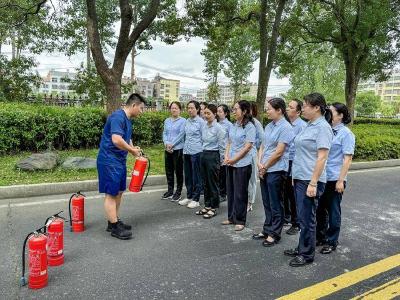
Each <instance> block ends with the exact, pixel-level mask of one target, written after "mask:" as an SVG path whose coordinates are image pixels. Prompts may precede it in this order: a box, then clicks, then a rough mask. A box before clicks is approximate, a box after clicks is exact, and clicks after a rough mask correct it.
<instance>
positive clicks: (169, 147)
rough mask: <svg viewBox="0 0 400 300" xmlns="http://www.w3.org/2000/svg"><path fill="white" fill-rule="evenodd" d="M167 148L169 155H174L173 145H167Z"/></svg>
mask: <svg viewBox="0 0 400 300" xmlns="http://www.w3.org/2000/svg"><path fill="white" fill-rule="evenodd" d="M165 148H166V150H167V152H169V153H172V152H173V151H174V150H173V149H172V148H173V147H172V144H167V145H166V146H165Z"/></svg>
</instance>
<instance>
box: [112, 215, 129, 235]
mask: <svg viewBox="0 0 400 300" xmlns="http://www.w3.org/2000/svg"><path fill="white" fill-rule="evenodd" d="M118 222H120V223H121V225H122V226H123V228H124V229H125V230H132V226H131V225H128V224H125V223H123V222H122V221H121V220H120V219H119V218H118ZM111 230H112V224H111V222H110V221H108V225H107V229H106V231H107V232H111Z"/></svg>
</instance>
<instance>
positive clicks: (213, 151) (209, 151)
mask: <svg viewBox="0 0 400 300" xmlns="http://www.w3.org/2000/svg"><path fill="white" fill-rule="evenodd" d="M215 152H219V151H218V150H203V153H215Z"/></svg>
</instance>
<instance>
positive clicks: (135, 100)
mask: <svg viewBox="0 0 400 300" xmlns="http://www.w3.org/2000/svg"><path fill="white" fill-rule="evenodd" d="M140 103H144V104H145V105H146V100H145V99H144V97H143V96H142V95H140V94H138V93H133V94H131V95H130V96H129V98H128V100H126V103H125V105H126V106H129V105H133V104H140Z"/></svg>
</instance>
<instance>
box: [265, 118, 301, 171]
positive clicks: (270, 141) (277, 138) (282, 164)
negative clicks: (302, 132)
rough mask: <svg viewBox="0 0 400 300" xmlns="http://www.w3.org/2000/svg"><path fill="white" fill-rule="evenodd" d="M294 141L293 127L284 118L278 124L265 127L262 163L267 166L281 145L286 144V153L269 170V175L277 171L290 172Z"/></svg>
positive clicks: (273, 123)
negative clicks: (290, 154) (290, 150)
mask: <svg viewBox="0 0 400 300" xmlns="http://www.w3.org/2000/svg"><path fill="white" fill-rule="evenodd" d="M293 139H294V133H293V128H292V125H291V124H290V123H289V122H288V121H287V120H286V119H285V118H282V119H280V120H279V121H277V122H270V123H269V124H268V125H267V126H265V134H264V142H263V145H264V152H263V154H262V157H261V163H262V164H265V163H266V162H267V161H268V160H269V159H270V157H271V155H272V154H273V153H274V152H275V150H276V147H277V146H278V144H279V143H283V144H286V148H285V152H284V153H283V155H282V156H281V157H280V158H279V160H278V161H277V162H276V163H275V164H274V165H272V166H271V167H269V168H268V170H267V173H271V172H277V171H286V172H287V171H288V169H289V145H290V143H291V142H292V140H293Z"/></svg>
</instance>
